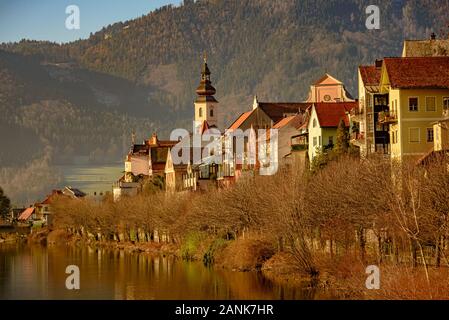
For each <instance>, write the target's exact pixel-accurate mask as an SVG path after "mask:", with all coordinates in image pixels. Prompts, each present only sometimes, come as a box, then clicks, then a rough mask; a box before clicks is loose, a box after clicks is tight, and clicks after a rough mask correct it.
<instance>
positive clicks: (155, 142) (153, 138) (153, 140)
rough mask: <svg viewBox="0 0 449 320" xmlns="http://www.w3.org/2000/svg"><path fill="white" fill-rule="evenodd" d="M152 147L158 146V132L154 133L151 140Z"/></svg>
mask: <svg viewBox="0 0 449 320" xmlns="http://www.w3.org/2000/svg"><path fill="white" fill-rule="evenodd" d="M150 145H157V134H156V132H154V133H153V135H152V136H151V138H150Z"/></svg>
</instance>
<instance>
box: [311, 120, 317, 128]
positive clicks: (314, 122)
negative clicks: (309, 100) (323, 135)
mask: <svg viewBox="0 0 449 320" xmlns="http://www.w3.org/2000/svg"><path fill="white" fill-rule="evenodd" d="M316 125H317V124H316V119H313V124H312V127H314V128H316Z"/></svg>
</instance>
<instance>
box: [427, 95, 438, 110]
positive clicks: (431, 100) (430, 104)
mask: <svg viewBox="0 0 449 320" xmlns="http://www.w3.org/2000/svg"><path fill="white" fill-rule="evenodd" d="M436 100H437V98H436V97H426V111H436V110H437V109H436V105H437V101H436Z"/></svg>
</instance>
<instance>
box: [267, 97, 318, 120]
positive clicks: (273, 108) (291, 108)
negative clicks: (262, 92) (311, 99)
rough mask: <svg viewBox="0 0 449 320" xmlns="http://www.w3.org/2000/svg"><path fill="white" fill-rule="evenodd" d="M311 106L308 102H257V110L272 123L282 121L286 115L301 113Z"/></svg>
mask: <svg viewBox="0 0 449 320" xmlns="http://www.w3.org/2000/svg"><path fill="white" fill-rule="evenodd" d="M311 105H312V103H308V102H259V108H261V109H262V110H263V111H264V112H265V113H266V114H267V115H268V116H269V117H270V118H271V119H272V120H273V121H274V122H278V121H280V120H282V119H283V118H284V115H285V114H286V113H290V114H291V113H293V114H296V113H299V112H301V113H302V112H304V111H306V110H307V108H308V107H310V106H311Z"/></svg>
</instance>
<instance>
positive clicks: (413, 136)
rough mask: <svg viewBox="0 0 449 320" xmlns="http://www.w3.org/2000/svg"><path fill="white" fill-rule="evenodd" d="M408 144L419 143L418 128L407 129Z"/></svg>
mask: <svg viewBox="0 0 449 320" xmlns="http://www.w3.org/2000/svg"><path fill="white" fill-rule="evenodd" d="M408 132H409V142H411V143H419V142H420V139H419V135H420V129H419V128H409V129H408Z"/></svg>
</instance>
